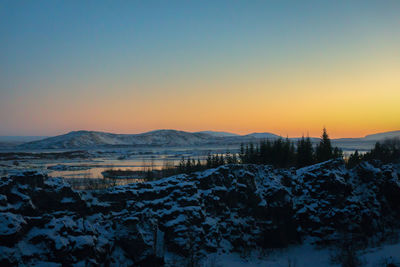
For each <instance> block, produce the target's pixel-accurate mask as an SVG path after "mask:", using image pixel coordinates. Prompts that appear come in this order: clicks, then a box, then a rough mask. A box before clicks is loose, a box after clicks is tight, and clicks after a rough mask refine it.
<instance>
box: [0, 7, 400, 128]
mask: <svg viewBox="0 0 400 267" xmlns="http://www.w3.org/2000/svg"><path fill="white" fill-rule="evenodd" d="M399 11H400V2H399V1H2V2H1V3H0V17H1V19H0V96H1V97H0V112H1V113H0V125H1V128H0V135H14V134H16V135H25V134H26V135H36V134H44V135H52V134H59V133H63V132H64V131H68V130H76V129H82V128H85V129H88V130H107V131H114V132H140V131H145V130H151V129H154V128H163V127H165V128H179V129H182V130H205V129H217V128H218V127H221V129H219V130H231V131H235V132H251V131H264V130H265V131H277V132H279V133H281V134H285V131H286V133H288V134H289V135H292V134H293V135H296V134H297V133H300V132H301V131H304V129H298V128H299V127H298V126H299V124H300V125H304V124H305V126H307V128H310V129H311V131H313V129H314V128H315V130H316V129H317V128H318V129H320V128H321V124H322V123H323V119H322V118H310V116H311V115H310V114H312V112H310V114H308V113H307V114H304V116H305V117H307V118H308V120H306V121H301V123H300V122H298V118H297V117H296V116H293V115H290V114H287V113H284V114H280V111H279V110H277V108H276V107H271V108H268V107H266V108H265V110H261V109H262V106H263V103H262V102H261V101H262V100H264V99H265V98H275V99H277V101H282V103H281V107H283V108H284V109H290V108H291V107H295V106H296V105H293V104H292V105H291V104H290V103H287V101H288V99H290V96H291V95H293V94H300V93H302V94H311V95H312V94H313V92H309V91H307V87H309V88H311V87H312V88H318V87H319V88H321V89H320V90H328V92H327V95H329V91H330V90H331V89H324V88H325V87H326V86H324V83H323V81H321V77H325V76H327V80H328V81H331V80H334V81H336V80H337V79H339V80H343V83H345V81H347V80H346V79H348V77H347V76H346V75H347V74H346V73H348V72H352V71H354V72H355V75H356V76H357V75H359V76H363V75H364V76H369V75H370V73H375V72H376V71H377V70H379V69H382V68H381V67H380V66H381V65H383V66H390V70H389V71H387V72H386V73H390V72H396V70H398V69H397V67H398V66H399V64H397V63H396V62H398V60H399V52H398V47H399V45H400V42H399V39H400V30H399V29H400V23H399V16H398V14H399ZM324 75H325V76H324ZM296 77H297V78H296ZM298 77H301V78H298ZM315 78H316V79H315ZM393 79H394V80H393V81H392V82H391V87H393V86H396V85H397V82H398V81H397V80H396V79H395V78H393ZM287 80H293V83H291V84H286V82H287ZM299 80H301V81H299ZM373 82H376V83H378V81H370V80H368V79H365V80H364V83H365V84H371V83H373ZM296 83H297V85H296ZM348 86H349V87H350V88H351V86H350V85H348ZM357 86H361V85H359V84H358V85H354V88H355V87H357ZM391 87H390V88H391ZM333 90H337V94H338V95H339V94H343V92H342V89H341V88H339V85H338V88H334V89H333ZM370 90H373V89H370ZM376 90H380V89H379V88H376ZM383 92H385V90H383ZM392 92H393V89H387V92H386V93H388V94H391V93H392ZM203 94H206V95H207V97H204V96H203ZM228 94H231V97H228V98H227V99H226V100H224V99H221V96H224V95H228ZM282 94H283V95H282ZM257 95H258V96H260V97H256V96H257ZM372 95H373V94H372ZM372 95H371V97H372ZM398 96H399V95H395V97H398ZM349 97H352V96H349ZM247 98H249V99H247ZM250 98H251V99H250ZM126 99H131V101H130V102H129V103H128V102H125V101H126ZM163 99H164V100H168V101H169V103H170V105H166V104H164V103H163V102H162V100H163ZM216 99H219V100H220V103H215V100H216ZM240 99H247V100H246V101H247V102H246V103H245V104H243V105H241V104H240V103H239V102H238V101H240ZM284 99H286V101H285V100H284ZM391 99H393V96H392V97H391ZM294 100H295V99H294ZM294 100H290V101H294ZM352 100H355V101H356V99H352ZM382 100H383V101H389V102H388V103H389V104H390V103H391V102H390V99H382ZM185 101H188V102H189V104H190V102H192V104H193V105H188V106H185V105H184V104H182V103H183V102H185ZM290 101H289V102H290ZM371 101H372V100H371ZM112 103H114V104H112ZM210 103H211V104H210ZM234 103H235V104H237V105H236V107H237V108H235V105H233V104H234ZM252 103H255V106H257V107H258V109H257V110H253V111H250V113H248V112H249V111H248V109H249V108H248V107H249V106H252ZM200 104H201V105H200ZM99 106H101V107H103V108H102V109H99ZM191 106H193V108H190V107H191ZM208 106H211V107H210V108H211V109H212V111H213V114H215V113H216V114H219V116H217V118H209V117H207V116H206V115H204V116H201V115H199V113H200V112H201V108H202V107H203V108H206V107H208ZM150 108H152V109H151V110H150ZM157 108H159V110H157ZM317 108H318V107H315V109H316V110H317ZM166 109H168V112H166V113H167V114H165V110H166ZM175 109H176V110H175ZM184 109H186V110H187V109H189V111H188V112H182V111H183V110H184ZM226 109H235V110H236V112H238V114H236V113H234V116H236V117H237V118H239V119H240V120H242V121H241V126H240V127H239V126H237V125H236V124H235V123H234V121H233V120H229V117H228V116H229V114H227V113H224V111H223V110H226ZM316 110H314V113H315V111H316ZM78 111H79V112H78ZM246 112H247V113H246ZM331 112H334V110H331ZM387 112H389V111H387ZM188 113H189V114H188ZM239 113H241V114H243V113H245V114H248V117H252V118H253V117H254V116H255V114H256V113H257V114H264V115H260V116H259V117H258V118H255V119H253V121H252V119H250V120H247V121H246V116H243V118H242V117H240V114H239ZM271 113H272V114H275V115H277V116H280V115H281V116H282V117H283V118H284V120H283V122H284V123H282V125H280V124H278V123H276V122H275V121H274V117H270V116H269V115H267V114H271ZM80 114H81V116H80ZM96 114H99V117H100V116H103V117H104V118H105V119H104V120H100V119H99V118H98V117H96V119H93V116H96ZM138 114H140V115H141V118H137V116H138ZM143 114H147V115H146V118H143ZM210 114H211V113H210ZM189 115H190V116H189ZM385 115H386V114H384V113H382V114H381V116H385ZM196 116H198V117H199V119H198V124H195V123H193V122H192V120H193V118H195V117H196ZM358 119H359V120H360V119H362V117H359V118H358ZM327 120H328V121H326V122H325V123H324V124H331V125H332V127H334V128H337V127H338V126H339V125H338V123H339V122H338V119H336V120H335V119H332V118H330V117H329V119H327ZM60 121H62V123H61V122H60ZM250 121H251V122H250ZM346 123H347V124H346ZM292 124H294V125H295V126H293V127H291V126H289V125H292ZM268 125H270V126H268ZM344 125H348V126H351V125H352V122H351V121H349V122H347V121H345V122H344ZM295 127H297V128H295ZM346 127H347V126H346ZM346 127H344V126H342V127H341V128H340V127H339V128H340V129H339V128H338V131H337V134H338V135H340V134H342V135H348V134H353V133H356V134H359V133H363V132H366V131H371V130H372V131H373V130H377V131H378V130H387V129H393V128H395V127H396V124H395V122H394V120H390V121H388V122H387V124H385V125H381V124H379V123H378V122H374V121H371V122H370V123H369V122H368V123H367V122H365V123H364V124H363V125H360V126H359V127H361V128H357V129H352V128H351V127H350V128H348V129H347V128H346ZM222 128H223V129H222ZM296 129H298V130H296Z"/></svg>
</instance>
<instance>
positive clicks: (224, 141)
mask: <svg viewBox="0 0 400 267" xmlns="http://www.w3.org/2000/svg"><path fill="white" fill-rule="evenodd" d="M279 137H280V136H279V135H276V134H273V133H267V132H265V133H251V134H247V135H237V134H233V133H228V132H214V131H202V132H195V133H191V132H184V131H177V130H156V131H151V132H146V133H141V134H114V133H105V132H96V131H73V132H70V133H67V134H64V135H59V136H54V137H49V138H45V139H42V140H37V141H33V142H29V143H24V144H22V145H19V146H18V148H21V149H77V148H91V147H101V146H194V145H232V144H240V143H248V142H258V140H260V139H275V138H279ZM393 137H399V138H400V131H393V132H387V133H379V134H373V135H367V136H366V137H364V138H341V139H333V140H332V141H333V143H334V145H336V146H338V147H340V148H342V149H345V150H346V149H347V150H355V149H364V150H368V149H371V148H372V146H373V145H374V144H375V142H376V141H383V140H385V139H387V138H393ZM290 139H291V140H292V141H297V140H298V138H290ZM312 141H313V142H314V143H317V142H319V139H318V138H312Z"/></svg>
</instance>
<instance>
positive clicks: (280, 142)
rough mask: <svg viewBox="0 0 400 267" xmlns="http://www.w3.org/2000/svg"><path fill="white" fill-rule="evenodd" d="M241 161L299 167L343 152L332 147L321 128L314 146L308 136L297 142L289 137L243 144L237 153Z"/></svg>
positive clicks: (335, 156) (334, 156) (325, 132)
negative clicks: (318, 139)
mask: <svg viewBox="0 0 400 267" xmlns="http://www.w3.org/2000/svg"><path fill="white" fill-rule="evenodd" d="M239 157H240V161H241V163H244V164H247V163H252V164H268V165H272V166H274V167H277V168H290V167H297V168H301V167H304V166H308V165H312V164H315V163H318V162H323V161H326V160H330V159H334V158H339V157H343V152H342V150H340V149H339V148H337V147H333V146H332V144H331V140H330V138H329V135H328V133H327V131H326V129H325V128H324V129H323V132H322V136H321V139H320V142H319V144H317V146H316V147H315V148H314V146H313V145H312V142H311V139H310V138H309V137H304V136H303V137H302V138H301V139H299V140H298V141H297V142H292V141H291V140H289V138H286V139H282V138H278V139H275V140H273V141H270V140H261V141H260V142H259V143H258V144H255V145H254V144H253V143H250V144H247V145H246V146H244V145H243V144H242V145H241V146H240V153H239Z"/></svg>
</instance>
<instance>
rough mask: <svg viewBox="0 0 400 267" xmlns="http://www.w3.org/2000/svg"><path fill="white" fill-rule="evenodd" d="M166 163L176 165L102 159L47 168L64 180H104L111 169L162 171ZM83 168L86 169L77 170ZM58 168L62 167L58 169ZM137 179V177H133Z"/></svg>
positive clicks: (152, 160) (160, 162) (162, 160)
mask: <svg viewBox="0 0 400 267" xmlns="http://www.w3.org/2000/svg"><path fill="white" fill-rule="evenodd" d="M166 161H168V162H169V163H170V164H171V162H172V164H175V162H176V161H175V160H171V159H168V160H166V159H156V158H152V159H150V160H143V159H140V160H139V159H138V160H115V159H102V160H101V161H98V160H97V161H93V162H82V163H80V162H78V163H67V162H66V163H63V162H57V163H51V164H47V165H46V168H49V167H51V168H52V169H56V170H50V172H49V173H48V175H49V176H51V177H64V178H92V179H93V178H103V175H102V172H104V171H105V170H110V169H114V170H116V169H118V170H130V171H142V170H147V169H148V168H151V169H153V170H160V169H161V168H162V167H163V165H165V163H166ZM78 166H81V167H82V166H83V167H85V168H77V167H78ZM57 167H60V168H59V169H57ZM132 178H135V177H132Z"/></svg>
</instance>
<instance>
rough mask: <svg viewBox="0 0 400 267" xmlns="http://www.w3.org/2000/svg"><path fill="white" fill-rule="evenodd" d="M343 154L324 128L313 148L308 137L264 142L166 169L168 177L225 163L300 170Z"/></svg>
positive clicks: (242, 146)
mask: <svg viewBox="0 0 400 267" xmlns="http://www.w3.org/2000/svg"><path fill="white" fill-rule="evenodd" d="M341 157H343V152H342V150H340V149H339V148H337V147H333V146H332V144H331V140H330V138H329V135H328V133H327V131H326V129H325V128H324V129H323V132H322V135H321V139H320V142H319V144H317V145H316V146H315V147H314V146H313V144H312V142H311V139H310V138H309V137H304V136H303V137H302V138H301V139H299V140H298V141H297V142H293V141H291V140H290V139H289V138H286V139H283V138H277V139H275V140H268V139H267V140H261V141H260V142H258V143H253V142H250V143H248V144H246V145H245V144H241V145H240V151H239V153H231V152H229V151H228V152H226V153H225V154H208V156H207V158H206V160H205V161H201V160H200V159H197V160H195V159H192V158H190V157H188V158H182V160H181V161H180V163H179V165H178V166H175V167H174V166H167V167H164V168H163V169H164V170H165V173H166V175H173V174H177V173H192V172H196V171H202V170H205V169H210V168H216V167H218V166H221V165H225V164H265V165H272V166H274V167H277V168H291V167H296V168H301V167H304V166H309V165H312V164H315V163H318V162H323V161H326V160H330V159H334V158H341Z"/></svg>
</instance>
